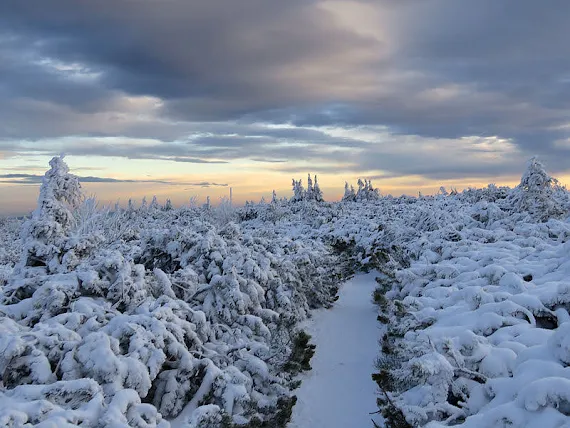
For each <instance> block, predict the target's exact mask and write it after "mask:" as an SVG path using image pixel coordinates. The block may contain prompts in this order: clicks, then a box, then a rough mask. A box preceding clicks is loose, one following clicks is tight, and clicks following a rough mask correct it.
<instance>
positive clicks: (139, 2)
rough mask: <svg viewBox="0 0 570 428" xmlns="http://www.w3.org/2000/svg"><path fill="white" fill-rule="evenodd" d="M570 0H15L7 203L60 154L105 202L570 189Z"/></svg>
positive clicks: (2, 115) (10, 3)
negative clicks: (353, 187)
mask: <svg viewBox="0 0 570 428" xmlns="http://www.w3.org/2000/svg"><path fill="white" fill-rule="evenodd" d="M568 16H570V2H568V1H566V0H551V1H549V2H546V3H545V2H538V1H535V0H503V1H496V0H464V1H456V0H360V1H356V0H355V1H352V0H347V1H330V0H287V1H282V0H240V1H235V0H208V1H194V0H97V1H84V2H78V1H77V0H50V1H49V2H47V1H45V0H27V1H25V2H23V1H21V0H2V1H1V2H0V198H1V200H2V201H3V203H2V204H0V214H6V213H8V214H16V213H23V212H27V211H28V210H29V209H31V208H32V207H33V206H34V204H35V201H36V199H37V193H38V186H39V183H40V182H41V176H42V175H43V174H44V172H45V170H46V169H47V164H48V161H49V159H50V158H51V157H52V156H54V155H58V154H61V153H64V154H65V155H66V162H67V163H68V164H69V166H70V168H71V170H72V172H73V173H74V174H76V175H78V176H80V177H83V178H82V181H83V187H84V190H85V192H86V193H87V194H90V195H96V196H97V198H98V199H100V200H101V201H104V202H114V201H116V200H120V201H121V202H122V203H125V202H126V201H127V200H128V199H129V198H133V199H135V200H139V199H140V198H142V197H143V196H145V195H146V196H147V197H148V198H150V197H152V196H153V195H156V196H157V197H158V199H159V200H165V199H166V198H167V197H170V198H171V199H172V201H173V202H174V203H175V205H176V204H178V205H179V204H183V203H187V202H188V200H189V199H190V197H192V196H197V197H198V198H199V199H202V200H204V199H205V197H206V195H210V196H211V198H212V200H213V201H215V200H216V199H217V198H219V197H222V196H226V195H228V194H229V188H230V187H231V188H232V189H233V194H234V199H235V200H236V201H241V202H243V201H244V200H246V199H253V200H258V199H259V198H260V197H261V196H265V197H269V196H270V194H271V191H272V190H273V189H275V190H276V191H277V193H278V195H279V196H290V195H291V189H290V187H291V186H290V185H291V178H293V177H294V178H303V179H304V182H305V183H306V176H307V173H311V174H317V175H318V179H319V184H320V186H321V188H322V189H323V191H324V193H325V198H326V199H329V200H334V199H338V198H339V197H340V196H341V195H342V188H343V186H344V182H345V181H348V182H349V183H354V184H355V182H356V180H357V179H358V178H359V177H363V178H370V179H372V180H373V183H374V184H375V186H376V187H379V188H380V191H381V192H382V193H384V194H387V193H391V194H395V195H397V194H402V193H406V194H411V195H414V194H417V192H418V191H422V192H423V193H426V194H427V193H434V192H435V191H437V189H439V186H440V185H445V186H453V187H456V188H458V189H462V188H465V187H468V186H483V185H486V184H488V183H496V184H506V185H514V184H516V183H517V182H518V180H519V178H520V175H521V173H522V171H523V170H524V167H525V162H526V161H527V160H528V159H529V158H530V157H532V156H538V157H539V159H541V160H542V161H543V162H544V163H545V164H546V166H547V169H548V171H549V172H550V173H551V174H552V175H554V176H556V177H558V178H559V179H560V180H561V181H562V182H563V183H570V163H569V162H568V159H570V157H569V155H570V44H569V43H568V42H567V41H568V40H570V26H568V19H567V18H568Z"/></svg>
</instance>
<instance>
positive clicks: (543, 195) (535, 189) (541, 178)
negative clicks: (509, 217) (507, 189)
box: [505, 158, 569, 221]
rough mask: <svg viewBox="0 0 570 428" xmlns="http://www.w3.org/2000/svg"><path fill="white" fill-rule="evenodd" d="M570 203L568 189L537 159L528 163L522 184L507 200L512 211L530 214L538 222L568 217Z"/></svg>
mask: <svg viewBox="0 0 570 428" xmlns="http://www.w3.org/2000/svg"><path fill="white" fill-rule="evenodd" d="M568 202H569V201H568V194H567V192H566V189H564V188H563V187H562V186H560V184H559V183H558V180H556V179H555V178H553V177H551V176H550V175H548V173H547V172H546V170H545V169H544V165H543V164H542V163H540V162H539V161H538V160H537V159H536V158H532V159H531V160H530V161H529V162H528V165H527V169H526V170H525V172H524V173H523V175H522V177H521V182H520V184H519V185H518V186H517V187H516V188H515V189H513V191H512V192H511V194H510V195H509V197H508V198H507V199H506V200H505V203H506V204H508V205H507V206H508V207H509V208H510V209H512V210H516V211H524V212H528V213H529V215H530V216H531V217H532V218H533V219H535V220H537V221H547V220H548V219H549V218H562V217H565V216H568V213H569V204H568Z"/></svg>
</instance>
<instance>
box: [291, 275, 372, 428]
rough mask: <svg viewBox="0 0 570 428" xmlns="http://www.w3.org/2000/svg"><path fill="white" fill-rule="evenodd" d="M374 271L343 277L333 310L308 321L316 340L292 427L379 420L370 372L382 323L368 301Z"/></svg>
mask: <svg viewBox="0 0 570 428" xmlns="http://www.w3.org/2000/svg"><path fill="white" fill-rule="evenodd" d="M374 277H375V274H374V273H369V274H361V275H357V276H355V277H353V278H352V279H350V280H349V281H347V282H346V283H345V284H344V285H343V286H342V287H341V290H340V293H339V294H340V297H339V299H338V301H337V302H336V304H335V306H334V307H333V308H332V309H328V310H327V309H319V310H317V311H316V312H315V314H314V317H313V319H312V320H311V322H310V323H308V326H307V329H306V330H307V332H308V333H309V334H311V335H312V340H311V342H312V343H314V344H316V345H317V348H316V353H315V356H314V357H313V359H312V361H311V366H312V367H313V369H312V370H311V371H310V372H309V373H308V374H306V375H304V376H303V383H302V384H301V387H300V388H299V389H298V390H297V391H295V393H296V395H297V404H296V405H295V407H294V408H293V418H292V421H291V423H290V424H289V427H290V428H349V427H355V428H364V427H371V426H372V422H371V418H372V417H374V418H375V420H376V421H377V422H379V419H380V417H379V416H378V415H370V413H374V412H376V410H377V406H376V389H377V387H376V384H375V383H374V382H373V381H372V378H371V377H370V374H371V373H372V371H374V360H375V359H376V357H377V354H378V342H377V341H376V340H375V338H377V337H380V336H381V333H382V331H381V327H380V324H379V323H378V321H377V320H376V316H377V311H378V310H377V308H376V306H374V305H373V303H372V298H371V296H372V292H373V290H374V288H375V287H376V285H377V284H376V282H375V281H374Z"/></svg>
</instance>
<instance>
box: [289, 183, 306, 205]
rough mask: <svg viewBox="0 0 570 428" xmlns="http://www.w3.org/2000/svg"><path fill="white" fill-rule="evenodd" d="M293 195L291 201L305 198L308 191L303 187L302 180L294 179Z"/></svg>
mask: <svg viewBox="0 0 570 428" xmlns="http://www.w3.org/2000/svg"><path fill="white" fill-rule="evenodd" d="M292 186H293V196H292V197H291V199H290V200H291V202H300V201H303V200H305V196H306V191H305V189H304V187H303V183H302V182H301V180H295V179H293V183H292Z"/></svg>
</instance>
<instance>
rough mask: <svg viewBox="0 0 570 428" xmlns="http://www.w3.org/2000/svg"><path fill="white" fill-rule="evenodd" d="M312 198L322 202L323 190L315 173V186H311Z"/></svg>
mask: <svg viewBox="0 0 570 428" xmlns="http://www.w3.org/2000/svg"><path fill="white" fill-rule="evenodd" d="M313 199H314V200H315V201H317V202H323V201H324V199H323V191H322V190H321V188H320V186H319V182H318V181H317V176H316V175H315V186H314V188H313Z"/></svg>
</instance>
